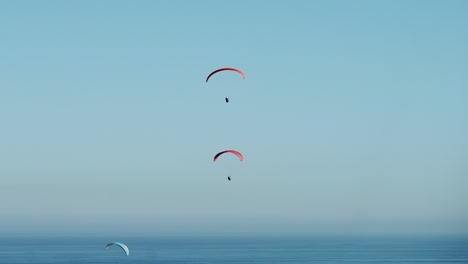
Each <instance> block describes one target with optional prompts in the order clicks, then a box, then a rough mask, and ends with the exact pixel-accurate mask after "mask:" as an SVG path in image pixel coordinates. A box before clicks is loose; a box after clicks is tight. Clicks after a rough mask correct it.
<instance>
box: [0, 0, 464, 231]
mask: <svg viewBox="0 0 468 264" xmlns="http://www.w3.org/2000/svg"><path fill="white" fill-rule="evenodd" d="M0 40H1V41H0V73H1V74H0V76H1V78H0V180H1V184H0V233H2V234H94V235H96V234H113V235H116V237H119V236H124V235H136V234H138V235H143V234H146V235H186V234H213V235H215V234H318V233H357V234H359V233H369V232H370V233H382V232H398V233H401V232H403V233H406V232H410V233H411V232H417V233H468V202H467V201H468V197H467V196H468V2H467V1H394V0H392V1H309V0H304V1H272V0H268V1H3V2H2V3H0ZM219 67H237V68H239V69H242V70H243V71H244V72H245V74H246V79H245V80H242V79H241V78H240V77H239V76H238V75H237V74H235V73H230V72H225V73H221V74H218V75H216V76H214V78H212V80H210V82H209V83H205V81H204V80H205V78H206V76H207V75H208V74H209V73H210V72H211V71H212V70H214V69H216V68H219ZM225 96H229V97H230V99H231V102H230V103H229V104H226V103H225V102H224V97H225ZM230 148H232V149H237V150H239V151H240V152H242V153H243V154H244V156H245V161H244V162H239V161H238V160H236V159H235V158H234V157H233V156H225V157H222V159H220V160H218V162H216V163H213V162H212V157H213V155H214V154H215V153H216V152H218V151H220V150H223V149H230ZM227 175H231V176H232V177H233V181H231V182H228V181H227V180H226V177H227Z"/></svg>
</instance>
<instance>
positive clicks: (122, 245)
mask: <svg viewBox="0 0 468 264" xmlns="http://www.w3.org/2000/svg"><path fill="white" fill-rule="evenodd" d="M113 245H117V246H119V247H120V248H121V249H122V250H123V251H124V252H125V254H126V255H127V256H128V254H130V250H129V249H128V247H127V245H125V244H124V243H120V242H111V243H109V244H107V245H106V249H108V248H109V247H111V246H113Z"/></svg>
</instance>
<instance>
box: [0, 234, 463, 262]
mask: <svg viewBox="0 0 468 264" xmlns="http://www.w3.org/2000/svg"><path fill="white" fill-rule="evenodd" d="M108 242H112V241H108V240H106V238H84V237H80V238H72V237H70V238H25V237H23V238H0V263H5V264H6V263H8V264H16V263H34V264H45V263H57V264H58V263H63V264H65V263H94V264H101V263H102V264H104V263H135V264H136V263H141V264H143V263H166V264H175V263H232V264H234V263H244V264H245V263H252V264H253V263H271V264H276V263H468V237H461V236H458V237H457V236H453V237H446V236H445V237H312V236H311V237H295V238H292V237H284V238H282V237H275V238H267V237H263V238H260V237H257V238H253V237H231V238H228V237H225V238H201V237H200V238H195V237H190V238H181V237H177V238H148V237H146V238H131V239H125V240H122V241H119V242H123V243H125V244H127V245H128V247H129V248H130V255H129V256H126V255H125V253H124V252H123V251H122V250H121V249H120V248H118V247H117V246H113V247H111V248H110V249H108V250H106V249H105V246H106V244H107V243H108Z"/></svg>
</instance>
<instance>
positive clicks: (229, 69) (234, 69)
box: [206, 68, 245, 82]
mask: <svg viewBox="0 0 468 264" xmlns="http://www.w3.org/2000/svg"><path fill="white" fill-rule="evenodd" d="M220 71H235V72H237V73H239V74H240V75H241V76H242V79H245V74H244V73H243V72H241V71H240V70H238V69H236V68H221V69H217V70H215V71H213V72H212V73H210V74H209V75H208V77H206V82H208V80H209V79H210V77H211V76H212V75H213V74H215V73H218V72H220Z"/></svg>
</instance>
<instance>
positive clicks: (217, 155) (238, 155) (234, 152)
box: [213, 149, 244, 162]
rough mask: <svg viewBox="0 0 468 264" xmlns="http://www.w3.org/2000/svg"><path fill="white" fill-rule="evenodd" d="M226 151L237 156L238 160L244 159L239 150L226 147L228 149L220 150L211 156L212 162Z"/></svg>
mask: <svg viewBox="0 0 468 264" xmlns="http://www.w3.org/2000/svg"><path fill="white" fill-rule="evenodd" d="M228 152H229V153H232V154H234V155H236V156H237V157H238V158H239V160H240V161H243V160H244V157H243V156H242V154H240V152H239V151H236V150H231V149H228V150H224V151H221V152H219V153H218V154H216V155H215V156H214V158H213V162H215V161H216V160H217V159H218V157H219V156H221V155H223V154H224V153H228Z"/></svg>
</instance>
